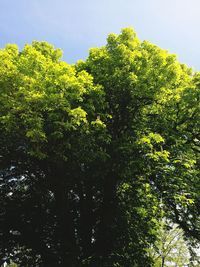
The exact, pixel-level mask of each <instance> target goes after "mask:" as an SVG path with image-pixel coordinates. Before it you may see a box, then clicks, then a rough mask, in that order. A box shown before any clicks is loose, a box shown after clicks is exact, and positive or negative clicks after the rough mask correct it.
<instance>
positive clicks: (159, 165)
mask: <svg viewBox="0 0 200 267" xmlns="http://www.w3.org/2000/svg"><path fill="white" fill-rule="evenodd" d="M60 57H61V52H60V50H57V49H54V48H53V46H51V45H49V44H48V43H45V42H33V44H32V45H26V46H25V47H24V49H23V50H22V51H21V52H19V51H18V49H17V47H16V46H15V45H8V46H7V47H6V48H5V49H2V50H0V89H1V95H0V160H1V163H0V164H1V173H0V174H1V186H0V191H1V194H0V198H1V203H2V205H1V207H0V209H1V213H0V217H1V219H0V223H1V227H0V232H1V233H2V236H3V238H2V240H3V244H2V245H1V247H2V250H1V252H0V253H1V255H2V257H10V255H11V254H12V255H13V260H14V261H15V262H17V263H18V262H19V263H20V257H19V254H20V253H18V254H17V253H16V251H17V249H16V248H18V251H20V252H22V253H21V259H22V260H21V261H24V262H26V263H22V265H24V266H25V264H29V265H34V266H37V265H38V266H45V267H46V266H48V267H51V266H52V267H55V266H63V267H65V266H69V267H74V266H84V265H85V266H105V267H106V266H123V267H129V266H146V267H148V266H151V265H152V262H151V260H150V259H149V258H148V254H147V252H146V251H147V248H148V247H149V244H150V243H152V242H153V241H154V240H155V234H156V231H155V229H156V225H157V223H156V220H157V217H159V215H158V209H159V203H160V199H161V198H163V199H164V205H165V209H166V210H167V214H168V215H169V217H171V219H173V220H174V221H176V222H177V223H179V224H180V226H181V227H182V228H183V229H184V230H185V232H186V234H188V235H192V236H194V237H195V238H199V190H198V189H199V182H198V175H199V151H200V150H199V88H198V87H199V82H198V81H199V75H198V74H195V75H194V74H193V73H192V71H191V70H190V69H188V68H187V67H186V66H185V65H183V64H180V63H179V62H178V61H177V59H176V57H175V56H174V55H171V54H169V53H168V52H167V51H165V50H162V49H160V48H158V47H157V46H155V45H153V44H151V43H149V42H147V41H144V42H141V41H140V40H139V39H138V38H137V36H136V34H135V32H134V31H133V30H132V29H124V30H122V32H121V34H119V35H115V34H110V35H109V36H108V39H107V44H106V45H105V46H103V47H101V48H93V49H91V50H90V54H89V57H88V59H87V60H86V61H85V62H84V61H79V62H78V63H77V64H76V65H69V64H67V63H65V62H63V61H61V59H60ZM23 251H24V253H23ZM25 251H26V252H27V255H29V254H30V255H32V257H30V258H29V259H27V258H26V257H23V256H22V255H24V254H25V253H26V252H25ZM31 258H32V259H31ZM34 259H37V262H36V261H35V263H33V262H31V260H34ZM16 260H17V261H16Z"/></svg>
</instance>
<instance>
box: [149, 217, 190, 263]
mask: <svg viewBox="0 0 200 267" xmlns="http://www.w3.org/2000/svg"><path fill="white" fill-rule="evenodd" d="M150 256H151V257H152V258H153V262H154V266H155V267H164V266H176V267H183V266H188V264H189V260H190V253H189V249H188V246H187V243H186V241H185V239H184V232H183V230H182V229H180V228H179V227H178V225H176V224H172V223H170V221H169V220H167V219H166V218H163V219H162V220H161V221H160V223H159V226H158V231H157V239H156V242H155V243H154V244H153V245H152V247H151V248H150Z"/></svg>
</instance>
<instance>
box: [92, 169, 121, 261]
mask: <svg viewBox="0 0 200 267" xmlns="http://www.w3.org/2000/svg"><path fill="white" fill-rule="evenodd" d="M116 206H117V202H116V177H115V176H114V175H113V173H110V174H109V175H108V176H107V177H105V182H104V187H103V202H102V207H101V212H100V223H99V227H98V230H97V231H98V232H97V240H96V252H97V255H98V256H103V258H106V257H107V256H108V255H109V254H110V253H111V252H112V251H113V248H114V243H115V240H114V237H115V238H116V236H115V233H114V231H115V230H114V228H115V224H116V221H115V219H116Z"/></svg>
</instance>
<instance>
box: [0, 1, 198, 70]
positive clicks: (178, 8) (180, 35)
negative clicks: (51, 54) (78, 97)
mask: <svg viewBox="0 0 200 267" xmlns="http://www.w3.org/2000/svg"><path fill="white" fill-rule="evenodd" d="M127 26H131V27H134V28H135V30H136V32H137V33H138V36H139V38H140V39H141V40H144V39H146V40H149V41H151V42H152V43H155V44H157V45H159V46H160V47H162V48H165V49H168V50H169V51H170V52H172V53H176V54H178V57H179V59H180V61H181V62H183V63H186V64H188V65H189V66H193V67H194V68H195V69H196V70H200V0H0V47H4V46H5V44H7V43H16V44H18V45H19V47H20V48H22V47H23V45H24V44H25V43H31V42H32V40H45V41H48V42H50V43H52V44H54V45H55V46H56V47H59V48H61V49H62V50H63V51H64V60H66V61H67V62H69V63H74V62H76V60H78V59H81V58H82V59H84V58H86V57H87V55H88V49H89V48H90V47H95V46H101V45H103V44H105V42H106V37H107V34H108V33H110V32H115V33H119V32H120V29H121V28H123V27H127Z"/></svg>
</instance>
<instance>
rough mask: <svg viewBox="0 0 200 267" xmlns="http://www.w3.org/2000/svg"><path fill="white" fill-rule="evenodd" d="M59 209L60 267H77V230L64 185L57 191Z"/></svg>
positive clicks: (57, 207)
mask: <svg viewBox="0 0 200 267" xmlns="http://www.w3.org/2000/svg"><path fill="white" fill-rule="evenodd" d="M55 201H56V209H57V223H58V225H57V236H58V242H59V243H60V246H59V247H60V266H62V267H66V266H68V267H76V266H77V248H76V240H75V228H74V222H73V217H72V214H71V211H70V205H69V199H68V192H67V190H66V188H65V187H63V185H62V184H60V186H57V188H56V190H55Z"/></svg>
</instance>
